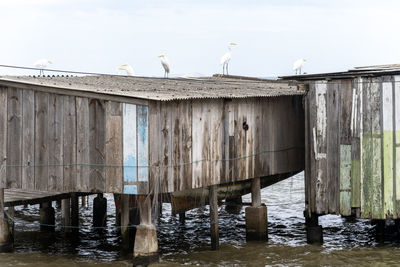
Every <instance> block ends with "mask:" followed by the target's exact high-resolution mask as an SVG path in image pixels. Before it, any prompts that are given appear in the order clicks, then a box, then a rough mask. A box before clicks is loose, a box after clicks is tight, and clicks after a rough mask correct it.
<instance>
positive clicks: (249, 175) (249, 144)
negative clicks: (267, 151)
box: [245, 99, 256, 179]
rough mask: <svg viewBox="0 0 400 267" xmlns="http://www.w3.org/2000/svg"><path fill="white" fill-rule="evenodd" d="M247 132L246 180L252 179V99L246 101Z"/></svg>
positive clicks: (253, 108)
mask: <svg viewBox="0 0 400 267" xmlns="http://www.w3.org/2000/svg"><path fill="white" fill-rule="evenodd" d="M246 102H247V105H248V108H247V110H248V115H247V122H246V123H247V127H246V128H247V131H246V153H245V157H246V178H248V179H251V178H254V160H255V157H254V138H255V129H256V122H255V118H256V117H255V103H254V100H253V99H247V101H246Z"/></svg>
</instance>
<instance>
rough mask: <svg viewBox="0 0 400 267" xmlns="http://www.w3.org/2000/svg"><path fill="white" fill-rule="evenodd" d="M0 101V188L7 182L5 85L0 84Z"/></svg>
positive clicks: (6, 95)
mask: <svg viewBox="0 0 400 267" xmlns="http://www.w3.org/2000/svg"><path fill="white" fill-rule="evenodd" d="M0 103H1V105H0V188H5V187H6V183H7V169H6V165H7V132H8V131H7V106H8V89H7V87H3V86H0Z"/></svg>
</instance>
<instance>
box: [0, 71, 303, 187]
mask: <svg viewBox="0 0 400 267" xmlns="http://www.w3.org/2000/svg"><path fill="white" fill-rule="evenodd" d="M303 93H304V92H303V91H301V90H299V87H298V86H297V85H296V84H294V83H289V82H282V81H275V80H274V81H271V80H262V79H245V78H244V77H241V78H240V79H238V78H233V77H230V78H222V77H211V78H201V79H183V78H182V79H156V78H136V77H133V78H130V77H117V76H85V77H54V78H43V77H42V78H33V77H2V78H0V100H2V101H3V102H2V103H1V105H0V106H1V109H4V112H5V114H7V116H4V113H1V115H0V130H1V129H3V130H4V131H0V155H4V157H3V158H2V159H1V160H2V167H1V168H0V184H4V186H5V187H7V188H13V189H23V188H24V189H29V190H31V191H32V190H33V191H35V190H37V191H49V192H61V193H62V192H92V193H120V194H121V193H125V194H138V195H141V194H142V195H143V194H149V193H150V194H153V193H173V192H177V191H183V190H192V189H197V188H207V187H208V186H210V185H219V184H233V183H237V182H240V181H249V180H251V179H252V178H255V177H263V179H264V180H265V179H268V178H267V177H277V175H278V176H279V175H281V176H279V177H282V178H284V176H282V175H283V174H288V173H296V172H299V171H301V170H302V169H303V166H304V157H303V154H304V124H303V120H304V113H303V108H302V99H301V98H302V94H303ZM5 166H6V167H5ZM4 167H5V168H4ZM274 181H275V180H274Z"/></svg>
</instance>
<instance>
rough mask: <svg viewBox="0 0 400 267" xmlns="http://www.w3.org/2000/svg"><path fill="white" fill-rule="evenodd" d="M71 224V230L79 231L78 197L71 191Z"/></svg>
mask: <svg viewBox="0 0 400 267" xmlns="http://www.w3.org/2000/svg"><path fill="white" fill-rule="evenodd" d="M71 226H72V231H73V232H79V197H78V195H77V193H71Z"/></svg>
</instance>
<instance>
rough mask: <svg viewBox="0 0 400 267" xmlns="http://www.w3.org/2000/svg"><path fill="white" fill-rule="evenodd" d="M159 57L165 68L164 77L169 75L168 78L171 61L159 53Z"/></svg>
mask: <svg viewBox="0 0 400 267" xmlns="http://www.w3.org/2000/svg"><path fill="white" fill-rule="evenodd" d="M158 58H159V59H160V60H161V65H162V66H163V68H164V78H165V77H167V78H168V74H169V71H170V69H169V62H168V59H167V57H166V56H164V55H159V56H158Z"/></svg>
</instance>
